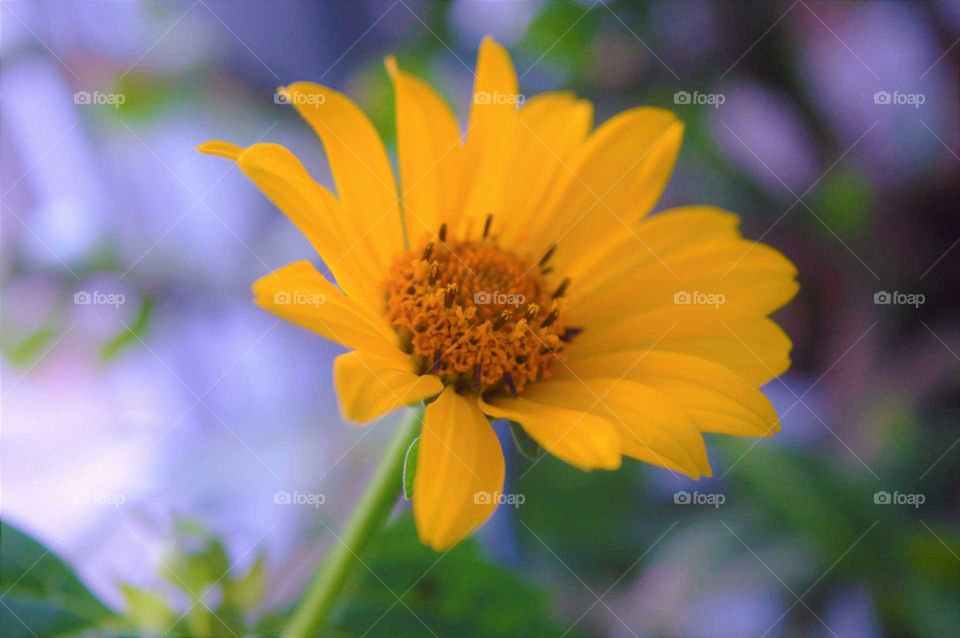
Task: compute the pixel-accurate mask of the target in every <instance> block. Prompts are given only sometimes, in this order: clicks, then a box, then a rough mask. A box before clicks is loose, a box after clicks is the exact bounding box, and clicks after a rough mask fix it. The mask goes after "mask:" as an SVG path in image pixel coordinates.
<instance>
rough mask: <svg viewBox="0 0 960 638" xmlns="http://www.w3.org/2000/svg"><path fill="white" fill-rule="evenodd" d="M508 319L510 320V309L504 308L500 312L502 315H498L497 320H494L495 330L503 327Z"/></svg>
mask: <svg viewBox="0 0 960 638" xmlns="http://www.w3.org/2000/svg"><path fill="white" fill-rule="evenodd" d="M508 321H510V311H509V310H504V311H503V312H501V313H500V316H499V317H497V320H496V321H494V322H493V330H494V331H497V330H499V329H500V328H502V327H503V324H505V323H507V322H508Z"/></svg>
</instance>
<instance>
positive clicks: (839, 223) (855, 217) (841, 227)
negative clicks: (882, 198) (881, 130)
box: [813, 167, 874, 238]
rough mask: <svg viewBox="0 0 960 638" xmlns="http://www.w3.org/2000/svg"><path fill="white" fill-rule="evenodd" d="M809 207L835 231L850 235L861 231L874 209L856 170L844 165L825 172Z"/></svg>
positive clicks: (868, 188) (863, 180) (866, 188)
mask: <svg viewBox="0 0 960 638" xmlns="http://www.w3.org/2000/svg"><path fill="white" fill-rule="evenodd" d="M813 208H814V210H815V211H817V214H818V215H820V216H821V217H822V218H823V220H824V221H825V222H826V223H827V225H828V226H829V227H830V228H831V229H832V230H834V231H835V232H836V233H837V234H839V235H840V236H841V237H845V238H851V237H854V236H856V235H858V234H860V233H861V232H862V231H863V229H864V227H865V225H866V222H867V218H868V214H869V212H870V211H871V210H872V209H873V208H874V203H873V191H872V190H871V189H870V185H869V184H868V183H867V181H866V180H865V179H864V178H863V177H862V176H861V175H860V173H858V172H857V171H855V170H853V169H851V168H848V167H843V168H839V169H838V170H835V171H831V172H830V173H829V174H828V175H827V177H826V179H825V180H824V183H823V185H822V186H821V187H820V190H819V191H818V192H817V195H816V197H815V198H814V206H813ZM824 230H825V231H826V232H828V233H829V232H830V231H827V230H826V229H824Z"/></svg>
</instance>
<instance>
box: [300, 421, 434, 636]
mask: <svg viewBox="0 0 960 638" xmlns="http://www.w3.org/2000/svg"><path fill="white" fill-rule="evenodd" d="M422 416H423V409H422V408H420V409H419V410H417V411H416V412H414V413H413V414H411V415H410V418H408V419H407V420H406V422H404V423H402V424H401V425H400V427H399V429H398V431H397V433H396V434H395V435H394V437H393V440H392V441H391V442H390V447H389V448H387V452H386V454H385V455H384V457H383V461H382V462H381V463H380V467H379V468H377V471H376V473H375V474H374V475H373V478H372V479H371V480H370V484H369V485H367V489H366V490H365V491H364V492H363V496H361V497H360V502H359V503H357V506H356V508H355V509H354V510H353V513H352V514H351V515H350V519H349V520H348V521H347V524H346V526H345V527H344V530H343V533H341V534H340V538H339V540H335V541H334V542H333V543H332V544H331V546H330V551H329V553H328V554H327V556H326V558H325V559H324V561H323V562H322V563H321V564H320V567H319V569H318V570H317V573H316V575H314V577H313V580H312V581H311V582H310V586H309V587H308V588H307V591H306V593H305V594H304V595H303V598H302V599H301V601H300V604H299V605H298V606H297V608H296V609H295V610H294V612H293V615H292V616H291V617H290V620H289V621H288V622H287V625H286V627H284V629H283V634H282V636H283V638H312V637H313V636H317V635H318V634H319V632H320V630H321V629H322V628H323V626H324V622H325V621H326V619H327V615H328V614H329V613H330V608H331V607H332V606H333V603H334V602H335V601H336V599H337V595H338V594H339V593H340V591H341V590H342V589H343V586H344V584H345V583H346V581H347V578H348V577H349V576H350V573H351V570H352V569H353V567H354V566H355V565H356V563H357V562H358V561H357V559H356V556H358V555H360V554H361V553H362V552H363V549H364V547H366V545H367V543H368V542H369V541H370V539H371V538H372V537H373V535H374V534H376V533H377V532H378V531H380V530H381V529H382V528H383V526H384V525H385V524H386V522H387V519H388V518H389V517H390V511H391V510H392V509H393V505H394V503H396V501H397V497H398V496H399V494H400V491H401V489H402V486H403V480H402V474H403V458H404V455H405V454H406V452H407V448H408V447H410V444H411V443H412V442H413V441H414V439H416V438H417V434H418V433H419V431H420V422H421V419H422Z"/></svg>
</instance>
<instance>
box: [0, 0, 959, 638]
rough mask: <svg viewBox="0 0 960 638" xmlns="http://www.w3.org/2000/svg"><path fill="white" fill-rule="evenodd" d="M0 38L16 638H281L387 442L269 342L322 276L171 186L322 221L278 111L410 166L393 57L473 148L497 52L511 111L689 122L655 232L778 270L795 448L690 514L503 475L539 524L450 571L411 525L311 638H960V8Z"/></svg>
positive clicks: (783, 398)
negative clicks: (681, 214) (698, 213)
mask: <svg viewBox="0 0 960 638" xmlns="http://www.w3.org/2000/svg"><path fill="white" fill-rule="evenodd" d="M0 11H2V13H0V20H2V30H0V36H2V41H0V49H2V56H3V70H2V75H0V105H2V119H0V124H2V138H0V152H2V166H0V191H2V210H0V220H2V233H0V247H2V260H0V286H2V290H0V303H2V334H0V346H2V358H0V366H2V370H0V372H2V392H3V394H2V418H3V431H2V468H0V472H2V499H3V500H2V518H3V520H4V522H5V525H6V526H5V527H4V533H3V538H2V543H3V559H4V564H3V566H2V567H0V584H2V591H0V604H2V606H0V620H2V622H3V631H2V633H3V634H4V635H5V636H21V635H22V636H30V635H34V636H47V635H68V634H70V635H73V634H76V633H77V632H78V631H79V632H81V633H82V632H83V631H84V630H83V627H85V626H89V624H90V623H91V622H94V621H95V622H98V623H100V624H101V625H102V626H101V628H100V629H96V630H87V633H88V634H91V635H107V634H109V635H119V634H123V633H127V634H129V633H138V634H141V635H169V636H174V635H192V636H199V635H225V636H230V635H234V636H238V635H250V634H253V633H260V634H264V635H270V634H271V633H272V632H273V631H275V627H276V621H277V618H278V617H282V616H283V614H284V613H285V612H286V610H288V609H289V607H290V605H291V604H293V602H294V601H295V600H296V597H297V595H298V593H299V592H300V591H301V590H302V587H303V584H304V583H305V581H306V580H307V579H308V578H309V576H310V574H311V573H312V571H313V570H314V568H315V566H316V564H317V563H318V561H319V560H320V559H321V558H322V556H323V554H324V551H325V549H326V547H328V546H329V544H330V543H331V542H336V541H335V540H334V537H333V535H332V533H331V530H333V531H336V530H339V529H340V527H341V526H342V524H343V521H344V519H345V516H346V514H347V513H348V512H349V511H350V508H351V506H352V504H353V503H354V502H355V499H356V498H357V496H358V494H359V492H360V490H361V489H362V487H363V485H364V483H365V481H366V479H367V477H368V476H369V475H370V473H371V471H372V468H373V467H374V466H375V464H376V463H377V460H378V458H379V456H380V454H381V453H382V450H383V447H384V445H385V442H386V440H387V439H388V437H389V435H390V430H391V425H392V422H391V420H389V419H388V420H385V421H383V422H381V423H379V424H377V425H375V426H373V427H370V428H367V429H359V428H356V427H355V426H353V425H349V424H346V423H343V422H342V421H341V420H340V418H339V416H338V413H337V408H336V402H335V397H334V394H333V390H332V385H331V378H330V376H331V374H330V370H331V362H332V358H333V357H334V356H335V355H336V354H338V347H337V346H334V345H332V344H329V343H326V342H324V341H323V340H321V339H319V338H316V337H315V336H313V335H311V334H309V333H307V332H305V331H302V330H300V329H298V328H296V327H294V326H292V325H289V324H286V323H280V322H278V321H276V320H275V319H274V318H273V317H271V316H269V315H267V314H266V313H265V312H263V311H261V310H259V309H257V308H255V307H254V306H253V304H252V303H251V295H250V292H249V287H250V284H251V282H253V281H254V280H255V279H256V278H258V277H259V276H261V275H263V274H265V273H266V272H268V271H269V270H272V269H274V268H277V267H279V266H281V265H283V264H286V263H288V262H290V261H294V260H295V259H300V258H309V257H312V256H313V255H312V251H311V249H310V247H309V246H308V244H307V242H306V241H305V240H304V239H303V238H302V237H301V236H300V235H299V234H298V233H297V231H296V230H295V229H294V228H293V226H292V224H290V223H288V222H287V221H286V220H285V219H284V218H283V217H282V215H280V214H279V213H278V212H277V211H276V210H275V209H273V208H272V206H271V205H270V204H269V202H268V201H267V200H266V199H265V198H264V197H263V196H262V195H260V194H259V193H258V192H257V191H256V190H255V188H254V187H253V186H252V185H250V184H249V183H248V182H247V180H246V179H245V178H244V177H243V176H242V175H240V174H239V172H238V171H237V170H236V169H235V168H234V167H233V165H232V163H230V162H225V161H222V160H218V159H217V158H211V157H206V156H202V155H200V154H199V153H197V152H196V151H195V150H194V148H193V147H194V146H195V145H196V144H198V143H200V142H202V141H205V140H207V139H226V140H230V141H233V142H236V143H238V144H241V145H249V144H252V143H254V142H257V141H273V142H278V143H281V144H284V145H286V146H287V147H289V148H290V149H291V150H293V151H294V152H295V153H296V154H297V155H298V156H299V157H301V158H302V159H303V160H304V162H305V164H306V165H307V167H308V168H309V169H310V170H311V172H312V173H313V174H314V175H316V176H317V177H318V178H319V179H321V181H324V182H326V183H328V184H329V183H330V179H329V171H328V168H327V166H326V164H325V159H324V157H323V153H322V150H321V147H320V144H319V142H318V141H317V140H316V139H315V138H314V136H313V134H312V133H311V132H310V131H309V130H308V128H307V127H306V126H305V125H304V123H302V122H301V121H300V120H299V119H298V117H297V116H296V113H295V112H294V110H293V109H292V108H291V107H290V106H289V105H286V104H278V103H276V101H275V99H274V91H275V89H276V87H277V86H278V85H281V84H285V83H288V82H292V81H295V80H312V81H317V82H322V83H324V84H328V85H330V86H333V87H335V88H337V89H339V90H341V91H344V92H345V93H347V94H349V95H350V96H351V97H353V98H354V99H355V100H356V101H358V103H359V104H360V105H361V106H362V107H363V108H364V109H365V110H366V112H367V113H369V114H370V116H371V118H372V119H373V121H374V123H375V124H376V126H377V127H378V129H379V130H380V131H381V133H382V134H383V136H384V138H385V140H386V142H387V145H388V149H389V150H390V151H391V152H392V150H393V148H394V147H393V144H394V141H395V137H394V121H393V102H392V100H393V94H392V90H391V88H390V85H389V81H388V78H387V75H386V72H385V71H384V69H383V57H384V56H385V55H386V54H388V53H395V54H396V55H397V56H398V58H399V61H400V64H401V66H403V67H405V68H407V69H410V70H412V71H414V72H415V73H417V74H418V75H420V76H421V77H424V78H426V79H428V80H430V81H431V82H432V83H433V84H434V85H436V86H438V87H439V88H440V89H441V91H442V92H443V93H444V94H445V95H446V96H447V97H448V98H449V100H450V101H451V103H452V104H453V105H454V106H455V108H456V109H457V112H458V115H459V116H460V117H461V118H465V117H466V114H467V105H468V103H469V95H470V90H471V86H472V76H471V71H472V68H473V66H474V63H475V58H476V47H477V45H478V43H479V41H480V39H481V38H482V37H483V35H485V34H487V33H490V34H492V35H494V36H495V37H496V38H497V39H498V40H499V41H500V42H501V43H503V44H504V45H506V46H507V47H508V48H509V49H510V51H511V53H512V55H513V58H514V61H515V64H516V66H517V70H518V75H519V77H520V78H521V81H520V83H521V90H522V91H523V92H524V93H525V94H526V95H531V94H534V93H537V92H540V91H544V90H556V89H563V88H570V89H572V90H575V91H576V92H577V93H578V94H579V95H580V96H582V97H585V98H588V99H591V100H593V101H594V102H595V104H596V112H597V117H596V119H597V121H598V122H599V121H603V120H604V119H606V118H607V117H609V116H611V115H612V114H614V113H616V112H618V111H620V110H623V109H625V108H629V107H632V106H636V105H640V104H648V105H656V106H662V107H665V108H669V109H672V110H675V111H676V112H678V113H679V115H680V117H681V119H682V120H683V121H684V122H685V123H686V139H685V142H684V147H683V151H682V154H681V157H680V160H679V165H678V168H677V171H676V174H675V175H674V177H673V179H672V181H671V183H670V186H669V188H668V191H667V194H666V196H665V198H664V201H662V202H661V204H660V206H659V207H660V208H666V207H668V206H672V205H679V204H695V203H709V204H714V205H718V206H721V207H724V208H726V209H729V210H732V211H735V212H738V213H739V214H740V215H742V219H743V231H744V235H745V236H746V237H748V238H753V239H761V238H762V240H763V241H764V242H765V243H768V244H771V245H772V246H774V247H776V248H777V249H779V250H781V251H782V252H784V253H785V254H786V255H787V256H789V257H790V258H791V259H792V260H793V261H794V262H795V263H796V264H797V266H798V268H799V271H800V275H799V278H800V283H801V291H800V294H799V296H798V298H797V299H795V300H794V301H793V302H792V303H791V304H790V305H789V306H788V307H787V308H786V309H784V310H782V311H781V312H780V313H778V315H777V319H778V321H780V322H781V323H782V325H783V326H784V327H785V329H786V331H787V332H788V334H789V335H790V336H791V337H792V339H793V341H794V353H793V357H794V365H793V368H792V369H791V370H790V372H789V373H787V374H786V375H785V376H784V377H783V378H782V379H780V380H776V381H773V382H771V383H770V384H769V385H768V386H767V387H766V388H765V391H766V392H767V393H768V396H770V398H771V399H772V400H773V402H774V404H775V405H776V407H777V409H778V412H779V413H780V414H781V416H782V421H783V431H782V432H780V433H779V434H778V435H776V436H774V437H772V438H770V439H765V440H761V441H752V440H734V439H725V438H724V437H721V436H715V437H712V438H711V440H709V441H708V446H709V449H710V453H711V461H712V465H713V468H714V477H713V478H712V479H710V480H705V481H701V482H699V483H694V482H691V481H688V480H686V479H683V478H682V477H677V476H674V475H672V474H671V473H669V472H665V471H662V470H659V469H655V468H651V467H647V466H641V465H640V464H638V463H627V464H626V465H625V467H624V468H623V469H622V470H621V471H619V472H617V473H593V474H584V473H581V472H579V471H577V470H575V469H572V468H570V467H568V466H566V465H564V464H562V463H560V462H556V461H554V460H552V459H549V458H548V459H543V460H541V461H539V462H531V461H528V460H526V459H525V458H523V457H522V456H520V455H519V454H516V453H515V451H514V450H512V447H511V446H509V445H508V446H507V449H510V450H511V455H510V456H509V457H508V476H509V478H508V481H509V484H508V490H505V491H509V492H511V493H514V494H520V495H523V497H524V498H523V503H522V504H520V505H519V506H515V507H511V506H502V507H501V508H500V509H499V510H498V512H497V514H496V516H495V517H494V519H493V520H492V522H491V523H489V524H488V525H487V526H486V527H484V528H483V529H482V531H481V532H480V533H479V534H478V535H477V537H476V538H475V539H474V540H472V541H470V542H468V543H464V544H462V545H460V546H458V547H457V548H456V549H455V550H454V551H453V552H451V553H450V554H449V555H444V556H443V557H440V556H439V555H437V554H434V553H432V552H431V551H430V550H427V549H425V548H423V547H422V546H420V545H419V544H418V543H417V542H416V540H415V534H414V533H413V531H412V523H411V521H410V520H409V518H408V514H406V513H405V512H406V510H407V509H408V508H407V507H406V506H401V507H398V518H397V519H396V522H395V523H394V524H393V525H392V526H391V527H390V528H389V529H388V531H387V532H386V533H385V534H384V536H383V537H382V538H381V539H380V540H379V541H378V542H377V543H375V548H374V550H373V551H371V552H369V556H366V558H365V562H366V564H367V566H368V567H369V569H361V568H358V570H357V574H356V575H357V578H356V579H355V580H354V582H352V583H351V585H350V591H349V592H346V593H345V595H344V602H343V604H342V605H341V608H340V609H338V611H337V614H336V616H335V620H336V628H335V629H332V630H331V633H330V634H329V635H331V636H333V635H343V636H383V635H389V636H391V637H393V638H396V637H397V636H408V635H409V636H423V635H430V634H433V635H435V636H450V635H457V636H483V637H488V636H505V637H510V636H540V635H542V636H610V637H617V638H621V637H627V636H635V637H641V636H643V637H647V636H677V637H694V636H730V637H740V636H833V637H840V636H844V637H845V636H858V637H859V636H865V637H872V636H960V611H958V604H957V602H958V600H960V558H958V554H960V525H958V521H960V516H958V513H960V501H958V490H957V483H956V479H955V477H956V476H957V474H958V470H960V445H958V442H960V403H958V396H960V395H958V370H960V367H958V361H960V358H958V353H960V324H958V322H957V316H958V315H957V311H958V295H957V290H958V289H957V282H958V280H960V266H958V264H960V260H958V257H960V248H958V247H957V244H958V242H960V215H958V207H957V202H958V201H960V180H958V179H957V176H958V174H960V172H958V169H960V156H958V155H960V106H958V105H960V99H958V97H960V96H958V78H960V45H958V42H960V2H957V1H956V0H943V1H931V2H817V1H807V0H798V1H796V2H790V1H789V0H788V1H785V2H735V1H724V2H707V1H697V0H683V1H680V2H672V1H662V2H660V1H657V2H618V1H613V0H601V1H594V0H576V1H573V0H569V1H558V2H546V1H544V2H540V1H520V0H503V1H496V2H495V1H493V0H489V1H477V0H462V1H456V2H449V3H446V2H445V3H433V2H425V1H422V0H419V1H418V0H383V1H376V2H335V1H328V2H290V1H274V2H267V1H266V0H256V1H249V2H246V1H241V2H221V1H218V0H197V1H195V2H191V1H190V0H187V1H185V2H100V1H95V0H88V1H83V2H80V1H71V0H47V1H43V0H36V1H32V2H25V1H16V0H13V1H7V2H4V3H3V5H2V10H0ZM505 441H506V439H505ZM29 537H32V538H33V539H34V540H30V538H29ZM61 559H62V562H61ZM70 572H75V573H76V574H77V575H78V577H79V580H75V579H73V577H72V576H70ZM98 601H102V602H98ZM67 603H69V604H67ZM131 627H132V628H135V630H134V629H131Z"/></svg>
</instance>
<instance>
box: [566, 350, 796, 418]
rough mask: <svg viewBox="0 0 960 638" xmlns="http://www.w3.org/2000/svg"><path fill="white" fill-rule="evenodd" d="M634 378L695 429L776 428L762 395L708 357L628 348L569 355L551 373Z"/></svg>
mask: <svg viewBox="0 0 960 638" xmlns="http://www.w3.org/2000/svg"><path fill="white" fill-rule="evenodd" d="M567 376H573V377H574V378H581V379H594V378H603V377H606V378H614V379H620V378H623V379H627V380H629V381H636V382H638V383H641V384H643V385H647V386H650V387H651V388H655V389H657V390H659V391H660V392H662V393H663V394H664V395H666V396H667V397H669V398H671V399H673V400H674V401H675V402H676V403H677V404H678V405H680V406H682V407H683V409H684V410H686V411H687V413H688V414H689V415H690V418H691V419H693V423H694V424H695V425H696V426H697V428H698V429H699V430H700V431H701V432H715V433H720V434H734V435H738V436H768V435H770V434H772V433H773V432H778V431H779V430H780V423H779V419H778V418H777V413H776V411H775V410H774V409H773V406H772V405H771V404H770V401H769V400H768V399H767V397H766V396H764V394H763V393H762V392H761V391H760V390H759V389H758V388H757V387H756V386H753V385H751V384H750V383H749V382H747V380H746V379H744V378H743V377H741V376H740V375H738V374H736V373H735V372H733V371H732V370H729V369H728V368H725V367H723V366H721V365H719V364H717V363H714V362H712V361H707V360H706V359H701V358H700V357H694V356H690V355H685V354H679V353H675V352H661V351H656V350H642V351H641V350H633V351H629V352H617V353H610V354H602V355H597V356H593V357H587V358H585V359H582V360H571V361H568V362H567V365H566V366H565V367H564V369H562V370H558V371H557V373H556V377H555V378H558V379H559V378H564V377H567Z"/></svg>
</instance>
